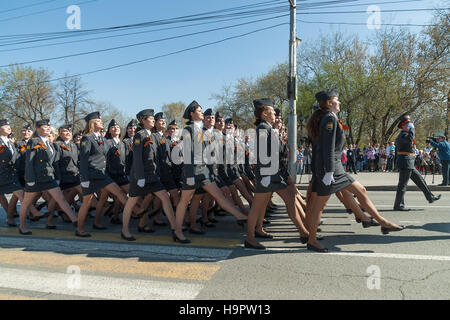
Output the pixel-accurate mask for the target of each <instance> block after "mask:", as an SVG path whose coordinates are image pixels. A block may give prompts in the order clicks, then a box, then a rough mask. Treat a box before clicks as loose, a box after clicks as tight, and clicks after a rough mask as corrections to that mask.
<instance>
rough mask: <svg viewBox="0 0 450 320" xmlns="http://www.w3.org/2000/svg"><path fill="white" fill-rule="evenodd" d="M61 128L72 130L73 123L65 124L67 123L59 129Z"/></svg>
mask: <svg viewBox="0 0 450 320" xmlns="http://www.w3.org/2000/svg"><path fill="white" fill-rule="evenodd" d="M61 129H67V130H72V125H71V124H65V125H63V126H61V127H59V130H61Z"/></svg>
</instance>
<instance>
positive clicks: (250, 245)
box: [244, 240, 266, 250]
mask: <svg viewBox="0 0 450 320" xmlns="http://www.w3.org/2000/svg"><path fill="white" fill-rule="evenodd" d="M244 247H245V248H248V249H258V250H265V249H266V247H264V246H263V245H262V244H260V243H258V244H257V245H253V244H251V243H250V242H247V240H245V241H244Z"/></svg>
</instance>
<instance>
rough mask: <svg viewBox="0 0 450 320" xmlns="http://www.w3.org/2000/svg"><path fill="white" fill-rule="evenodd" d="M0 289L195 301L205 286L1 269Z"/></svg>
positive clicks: (102, 297) (120, 297) (112, 297)
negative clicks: (76, 278) (75, 287)
mask: <svg viewBox="0 0 450 320" xmlns="http://www.w3.org/2000/svg"><path fill="white" fill-rule="evenodd" d="M0 274H1V275H2V276H1V277H0V287H3V288H11V289H20V290H32V291H36V292H44V293H53V294H64V295H72V296H80V297H89V298H100V299H130V300H142V299H145V300H185V299H186V300H187V299H194V298H195V297H196V296H197V295H198V293H199V292H200V291H201V290H202V289H203V285H200V284H192V283H180V282H167V281H150V280H139V279H129V278H113V277H105V276H92V275H84V274H81V275H80V278H79V280H80V289H71V288H73V284H74V283H75V284H76V281H73V280H75V279H74V277H75V276H76V275H74V274H65V273H58V272H45V271H32V270H23V269H13V268H3V267H0Z"/></svg>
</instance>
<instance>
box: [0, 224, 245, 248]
mask: <svg viewBox="0 0 450 320" xmlns="http://www.w3.org/2000/svg"><path fill="white" fill-rule="evenodd" d="M30 230H31V231H32V232H33V235H32V236H31V237H30V236H28V237H27V239H30V238H31V239H32V238H34V237H43V238H61V239H78V240H80V238H79V237H77V236H75V232H74V231H69V230H47V229H34V228H30ZM2 235H11V236H20V235H19V232H18V231H17V229H16V228H0V236H2ZM189 239H190V240H191V243H190V244H189V245H187V246H199V247H217V248H235V247H236V246H237V245H238V244H239V243H240V242H241V240H240V239H239V235H236V239H231V238H208V237H198V238H197V237H190V238H189ZM82 240H84V241H114V242H121V243H125V241H124V240H121V238H120V233H119V232H117V233H104V232H94V233H92V237H90V238H83V239H82ZM134 242H135V243H145V244H170V245H175V246H182V247H186V245H185V244H179V243H176V242H173V240H172V238H171V236H169V235H145V236H141V235H138V236H137V237H136V241H134Z"/></svg>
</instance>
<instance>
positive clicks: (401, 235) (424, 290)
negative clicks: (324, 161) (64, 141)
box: [0, 191, 450, 300]
mask: <svg viewBox="0 0 450 320" xmlns="http://www.w3.org/2000/svg"><path fill="white" fill-rule="evenodd" d="M369 196H370V198H371V199H372V201H373V202H374V203H375V205H376V206H377V208H378V209H379V211H380V212H381V214H382V215H383V216H385V217H386V218H388V219H389V220H392V221H394V222H396V223H398V224H403V225H406V226H407V228H406V229H405V230H403V231H401V232H395V233H390V234H389V235H382V234H381V231H380V227H371V228H367V229H363V228H362V226H361V224H358V223H356V222H355V219H354V216H352V215H349V214H348V213H347V212H346V211H345V210H344V208H343V206H342V205H341V204H340V203H339V201H338V199H337V198H336V197H334V196H333V197H332V198H331V199H330V201H329V204H328V206H327V209H326V210H325V213H324V215H323V219H324V224H323V225H322V226H321V228H322V232H321V234H322V235H323V236H324V237H325V240H323V244H324V246H326V247H328V248H329V249H330V253H327V254H320V253H312V252H310V251H307V250H306V247H305V245H302V244H301V243H300V242H299V239H298V233H297V232H296V231H295V228H294V227H293V224H292V223H291V222H290V220H289V219H288V217H287V214H286V213H285V212H283V210H280V212H279V213H276V214H274V215H273V217H272V218H271V222H272V223H271V224H270V225H268V226H267V230H268V231H269V232H271V233H272V234H274V236H275V238H274V239H272V240H267V241H262V243H263V244H264V245H265V246H266V247H267V248H268V249H267V250H265V251H257V250H251V249H244V248H243V245H242V243H243V239H244V232H245V230H244V229H243V228H242V227H240V226H238V225H237V224H236V223H235V220H234V218H233V217H231V216H226V217H217V219H218V220H220V222H219V223H218V224H217V227H216V228H208V229H207V228H204V230H205V231H206V232H207V234H206V235H205V236H197V235H189V234H187V233H186V235H187V236H188V237H189V238H190V239H192V240H193V242H192V243H191V244H189V245H181V244H175V243H174V242H172V240H171V239H170V235H169V229H168V227H159V228H157V230H156V232H155V233H153V234H145V235H144V234H137V232H136V229H135V227H133V229H132V230H134V231H133V233H134V234H135V236H136V237H137V238H138V241H137V242H135V243H128V242H125V241H122V240H121V239H120V226H109V228H108V230H106V231H104V232H98V231H97V232H92V234H93V237H92V238H90V239H89V240H80V239H79V238H75V236H74V232H73V231H74V230H73V228H72V227H71V225H69V224H63V223H62V222H60V221H58V222H57V223H58V230H45V229H44V228H43V226H44V224H45V222H44V221H43V220H41V221H40V222H34V223H30V227H31V230H32V231H33V236H31V237H24V236H19V235H18V232H17V229H15V228H7V227H6V223H5V215H4V213H1V214H0V299H163V300H173V299H175V300H179V299H183V300H189V299H206V300H210V299H225V300H234V299H244V300H247V299H252V300H259V299H264V300H279V299H288V300H290V299H295V300H297V299H338V300H340V299H446V300H448V299H450V192H449V191H444V192H442V199H441V200H439V201H437V202H435V203H433V204H428V203H427V202H426V201H425V199H424V196H423V194H422V193H420V192H413V191H408V192H407V194H406V204H407V205H408V206H409V207H411V208H412V209H413V211H410V212H394V211H391V209H392V203H393V201H394V197H395V193H394V192H392V191H390V192H384V191H376V192H375V191H374V192H371V191H369ZM275 202H276V203H278V204H281V199H279V198H278V197H276V198H275ZM91 221H92V220H90V221H89V222H88V224H87V226H88V228H87V230H88V231H91V229H90V228H89V226H90V222H91ZM106 221H107V220H105V223H106V225H108V224H107V222H106ZM135 223H136V222H135V221H134V222H133V226H134V224H135Z"/></svg>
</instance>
